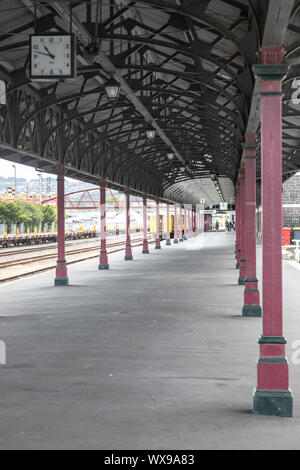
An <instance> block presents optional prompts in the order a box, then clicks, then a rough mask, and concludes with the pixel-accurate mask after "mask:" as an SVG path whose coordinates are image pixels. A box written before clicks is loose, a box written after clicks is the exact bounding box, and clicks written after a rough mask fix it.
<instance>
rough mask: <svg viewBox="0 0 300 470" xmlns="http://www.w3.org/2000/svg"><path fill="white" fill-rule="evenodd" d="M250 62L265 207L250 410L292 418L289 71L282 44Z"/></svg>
mask: <svg viewBox="0 0 300 470" xmlns="http://www.w3.org/2000/svg"><path fill="white" fill-rule="evenodd" d="M260 58H261V61H260V65H256V66H254V71H255V73H256V76H257V77H258V78H259V79H260V82H261V153H262V157H261V159H262V210H263V215H264V216H263V334H262V336H261V338H260V339H259V344H260V359H259V361H258V381H257V388H256V390H255V394H254V403H253V409H254V413H257V414H264V415H274V416H292V414H293V396H292V393H291V391H290V389H289V367H288V362H287V359H286V357H285V345H286V339H285V338H284V337H283V312H282V103H281V100H282V86H281V82H282V80H283V78H284V77H285V75H286V74H287V72H288V66H287V65H285V64H283V60H284V50H283V48H282V47H274V46H273V47H264V48H262V49H261V56H260Z"/></svg>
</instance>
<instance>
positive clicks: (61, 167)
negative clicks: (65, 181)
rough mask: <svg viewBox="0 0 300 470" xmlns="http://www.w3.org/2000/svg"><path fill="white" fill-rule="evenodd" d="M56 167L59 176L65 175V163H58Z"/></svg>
mask: <svg viewBox="0 0 300 470" xmlns="http://www.w3.org/2000/svg"><path fill="white" fill-rule="evenodd" d="M55 169H56V174H57V175H58V176H64V175H65V167H64V165H56V167H55Z"/></svg>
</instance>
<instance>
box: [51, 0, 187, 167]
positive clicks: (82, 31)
mask: <svg viewBox="0 0 300 470" xmlns="http://www.w3.org/2000/svg"><path fill="white" fill-rule="evenodd" d="M49 4H50V5H51V6H52V7H53V8H54V9H55V11H56V12H57V13H58V15H59V16H60V17H61V19H62V20H63V21H64V22H65V24H66V26H67V27H68V26H69V25H70V12H69V10H68V9H67V7H66V6H65V4H64V3H62V2H58V1H56V0H50V2H49ZM72 28H73V31H74V33H75V34H76V36H77V37H78V39H79V40H80V42H81V43H82V44H83V45H85V46H88V45H89V44H90V43H91V42H92V40H93V38H92V36H91V35H90V33H89V32H88V31H87V30H86V28H85V27H84V26H83V25H82V24H81V23H80V21H79V20H77V18H76V17H73V21H72ZM94 60H95V61H99V63H100V64H101V66H102V67H103V69H104V70H105V71H106V72H107V73H109V74H110V75H112V76H113V77H114V79H115V80H116V81H117V82H118V83H119V84H120V86H121V89H122V91H123V93H124V94H125V95H126V97H127V98H128V99H129V100H130V101H131V103H132V104H133V105H134V107H135V108H136V110H137V111H138V112H139V113H140V114H141V115H142V116H143V117H144V119H145V120H146V121H147V122H148V124H149V125H152V127H153V128H154V129H155V130H156V132H157V134H158V135H159V136H160V138H161V139H162V140H163V141H164V142H165V144H166V145H167V146H168V147H169V148H170V150H172V151H173V152H174V154H175V155H176V157H177V158H178V160H179V161H180V162H182V163H184V164H185V159H184V158H183V157H182V155H181V154H180V153H179V151H178V150H177V149H176V147H175V146H174V144H173V143H172V142H171V140H170V139H169V138H168V137H167V135H166V134H165V133H164V131H163V130H162V129H161V127H160V126H159V125H158V124H157V122H156V120H155V119H154V118H153V116H152V115H151V114H150V112H149V111H148V109H147V108H146V107H145V106H144V105H143V104H142V103H141V101H140V100H139V98H137V96H136V95H135V94H134V92H133V91H132V89H131V88H130V86H129V85H128V83H127V82H126V80H124V78H123V77H122V75H121V74H120V72H119V71H118V70H117V68H116V67H115V65H114V64H113V63H112V61H111V60H110V59H109V58H108V57H107V56H106V55H105V54H104V53H103V52H101V51H100V52H99V53H98V55H97V56H96V57H95V59H94Z"/></svg>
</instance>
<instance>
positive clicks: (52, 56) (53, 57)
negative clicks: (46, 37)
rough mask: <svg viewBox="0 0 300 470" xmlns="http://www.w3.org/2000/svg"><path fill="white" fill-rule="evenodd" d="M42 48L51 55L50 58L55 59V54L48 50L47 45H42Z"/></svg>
mask: <svg viewBox="0 0 300 470" xmlns="http://www.w3.org/2000/svg"><path fill="white" fill-rule="evenodd" d="M44 49H45V50H46V51H47V52H48V54H49V56H50V57H51V59H55V55H53V54H51V52H50V51H49V49H48V47H47V46H44Z"/></svg>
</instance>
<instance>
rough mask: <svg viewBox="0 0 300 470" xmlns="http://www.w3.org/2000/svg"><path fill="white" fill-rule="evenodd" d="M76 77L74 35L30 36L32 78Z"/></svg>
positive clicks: (49, 34)
mask: <svg viewBox="0 0 300 470" xmlns="http://www.w3.org/2000/svg"><path fill="white" fill-rule="evenodd" d="M74 77H75V41H74V36H73V35H72V34H59V33H58V34H55V33H48V34H33V35H31V36H30V78H31V79H32V80H38V79H44V80H55V79H59V78H62V79H63V78H74Z"/></svg>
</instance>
